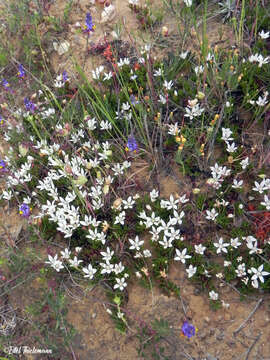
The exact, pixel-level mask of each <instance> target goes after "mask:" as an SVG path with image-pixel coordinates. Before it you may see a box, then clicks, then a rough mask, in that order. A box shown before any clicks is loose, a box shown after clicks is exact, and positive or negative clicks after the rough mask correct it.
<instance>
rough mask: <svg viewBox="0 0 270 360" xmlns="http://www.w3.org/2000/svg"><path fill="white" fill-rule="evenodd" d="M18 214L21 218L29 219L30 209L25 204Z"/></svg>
mask: <svg viewBox="0 0 270 360" xmlns="http://www.w3.org/2000/svg"><path fill="white" fill-rule="evenodd" d="M19 212H20V214H21V215H22V216H23V217H29V216H30V214H31V208H30V207H29V206H28V205H27V204H22V205H21V206H20V209H19Z"/></svg>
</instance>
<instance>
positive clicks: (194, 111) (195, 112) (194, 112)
mask: <svg viewBox="0 0 270 360" xmlns="http://www.w3.org/2000/svg"><path fill="white" fill-rule="evenodd" d="M185 112H186V113H185V115H184V116H185V117H188V118H190V120H193V119H194V118H195V117H198V116H201V115H202V113H203V112H204V108H201V107H200V104H199V103H198V99H194V100H191V101H189V102H188V106H187V107H185Z"/></svg>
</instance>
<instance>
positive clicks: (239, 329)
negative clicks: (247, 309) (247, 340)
mask: <svg viewBox="0 0 270 360" xmlns="http://www.w3.org/2000/svg"><path fill="white" fill-rule="evenodd" d="M262 302H263V299H260V300H259V301H258V302H257V304H256V305H255V307H254V309H253V310H252V311H251V313H250V314H249V315H248V317H247V318H246V320H245V321H244V322H243V323H242V324H241V325H240V326H239V328H238V329H237V330H235V331H234V332H233V334H234V335H237V334H238V333H239V331H241V330H242V329H243V328H244V327H245V326H246V323H247V322H248V321H249V320H250V318H251V317H252V316H253V315H254V313H255V312H256V311H257V310H258V308H259V306H260V305H261V303H262Z"/></svg>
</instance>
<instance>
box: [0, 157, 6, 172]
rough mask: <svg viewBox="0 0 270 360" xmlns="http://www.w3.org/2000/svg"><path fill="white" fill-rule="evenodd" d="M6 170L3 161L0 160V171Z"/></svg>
mask: <svg viewBox="0 0 270 360" xmlns="http://www.w3.org/2000/svg"><path fill="white" fill-rule="evenodd" d="M5 170H6V162H5V161H4V160H0V171H5Z"/></svg>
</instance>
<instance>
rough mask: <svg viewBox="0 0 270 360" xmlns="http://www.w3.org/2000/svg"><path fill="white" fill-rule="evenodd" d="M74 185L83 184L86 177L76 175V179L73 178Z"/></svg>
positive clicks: (85, 181)
mask: <svg viewBox="0 0 270 360" xmlns="http://www.w3.org/2000/svg"><path fill="white" fill-rule="evenodd" d="M74 183H75V184H76V185H84V184H86V183H87V177H86V176H84V175H80V176H78V178H77V180H74Z"/></svg>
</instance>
